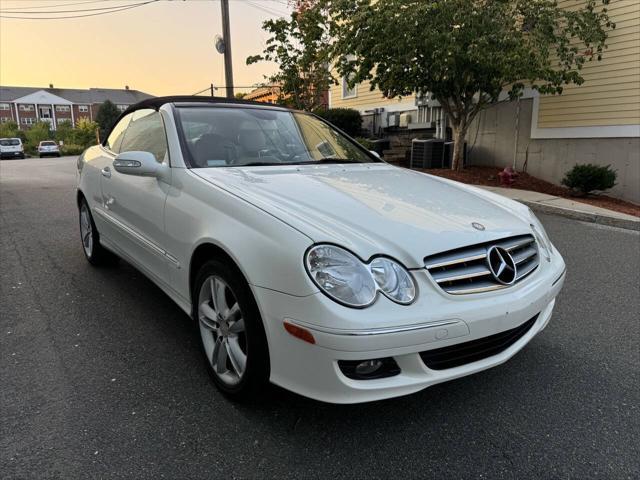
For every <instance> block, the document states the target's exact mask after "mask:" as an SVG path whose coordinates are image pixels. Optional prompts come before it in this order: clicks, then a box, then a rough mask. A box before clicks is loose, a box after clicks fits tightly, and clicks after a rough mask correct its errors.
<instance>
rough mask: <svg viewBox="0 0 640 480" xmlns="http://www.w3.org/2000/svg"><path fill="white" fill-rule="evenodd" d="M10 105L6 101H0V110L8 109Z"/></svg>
mask: <svg viewBox="0 0 640 480" xmlns="http://www.w3.org/2000/svg"><path fill="white" fill-rule="evenodd" d="M10 108H11V106H10V105H9V104H8V103H0V110H9V109H10Z"/></svg>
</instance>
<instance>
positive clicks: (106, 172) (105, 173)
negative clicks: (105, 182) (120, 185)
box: [101, 167, 111, 178]
mask: <svg viewBox="0 0 640 480" xmlns="http://www.w3.org/2000/svg"><path fill="white" fill-rule="evenodd" d="M101 173H102V176H103V177H107V178H111V169H110V168H109V167H104V168H103V169H102V170H101Z"/></svg>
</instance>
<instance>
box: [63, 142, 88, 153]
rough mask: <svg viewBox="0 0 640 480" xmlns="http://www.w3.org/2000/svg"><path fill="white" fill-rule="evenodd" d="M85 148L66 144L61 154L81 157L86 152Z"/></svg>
mask: <svg viewBox="0 0 640 480" xmlns="http://www.w3.org/2000/svg"><path fill="white" fill-rule="evenodd" d="M84 150H85V147H83V146H82V145H76V144H74V143H65V144H64V145H62V146H61V147H60V154H62V155H80V154H81V153H82V152H84Z"/></svg>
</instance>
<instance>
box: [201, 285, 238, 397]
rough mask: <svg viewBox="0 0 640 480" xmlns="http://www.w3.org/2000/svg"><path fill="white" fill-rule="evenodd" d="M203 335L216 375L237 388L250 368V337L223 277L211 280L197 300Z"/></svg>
mask: <svg viewBox="0 0 640 480" xmlns="http://www.w3.org/2000/svg"><path fill="white" fill-rule="evenodd" d="M198 320H199V321H200V335H201V336H202V345H203V347H204V351H205V354H206V355H207V359H208V360H209V363H210V365H211V368H212V369H213V372H214V373H215V375H217V376H218V378H219V379H220V380H221V381H222V382H223V383H224V384H226V385H228V386H230V387H233V386H235V385H237V384H238V383H239V382H240V381H241V380H242V376H243V375H244V372H245V369H246V367H247V338H246V332H245V328H244V318H243V317H242V310H241V309H240V305H239V304H238V300H237V299H236V296H235V295H234V293H233V291H232V290H231V288H230V287H229V285H227V283H226V282H225V281H224V280H223V279H222V278H220V277H218V276H215V275H212V276H210V277H208V278H207V279H206V280H205V281H204V283H203V284H202V287H201V288H200V295H199V299H198Z"/></svg>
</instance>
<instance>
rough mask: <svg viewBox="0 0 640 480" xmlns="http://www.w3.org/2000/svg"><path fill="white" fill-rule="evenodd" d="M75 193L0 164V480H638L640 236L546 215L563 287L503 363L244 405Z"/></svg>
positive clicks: (32, 163) (42, 163) (60, 174)
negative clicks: (96, 231) (116, 254)
mask: <svg viewBox="0 0 640 480" xmlns="http://www.w3.org/2000/svg"><path fill="white" fill-rule="evenodd" d="M74 182H75V175H74V159H73V158H62V159H52V160H39V159H32V160H22V161H20V160H18V161H3V162H0V186H1V190H0V214H1V223H0V232H1V244H0V248H1V249H0V260H1V263H0V275H1V290H0V298H1V319H0V324H1V328H0V373H1V383H0V384H1V388H0V428H1V430H0V433H1V435H0V472H1V473H0V477H2V478H3V479H10V478H61V479H76V478H79V479H86V478H105V479H106V478H135V479H139V478H171V479H174V478H322V479H325V478H333V479H337V478H438V479H442V478H491V479H492V478H535V477H537V478H558V479H565V478H579V479H585V478H615V479H617V478H639V477H640V468H639V463H638V462H639V460H638V459H639V458H640V451H639V450H640V448H639V446H640V443H639V442H638V434H639V432H640V420H639V419H640V415H639V412H638V408H639V405H640V401H639V400H640V394H639V392H640V390H639V389H638V385H639V382H638V377H639V371H640V369H639V363H640V361H639V345H640V342H639V336H640V335H639V328H640V327H639V316H638V315H639V312H640V236H639V235H638V234H637V233H634V232H630V231H624V230H617V229H612V228H607V227H599V226H595V225H593V224H584V223H579V222H575V221H572V220H568V219H564V218H560V217H551V216H544V217H542V221H543V222H544V223H545V225H546V227H547V229H548V232H549V234H550V236H551V237H552V238H553V240H554V242H555V243H556V245H557V246H558V248H559V250H560V251H561V252H562V253H563V255H564V256H565V259H566V262H567V265H568V271H569V273H568V278H567V282H566V284H565V288H564V291H563V292H562V294H561V295H560V297H559V300H558V303H557V307H556V311H555V314H554V318H553V319H552V321H551V324H550V325H549V326H548V327H547V329H546V330H545V331H543V332H542V333H541V334H540V335H539V336H538V337H536V338H535V339H534V340H533V341H532V342H531V343H530V344H529V345H528V346H527V348H525V349H524V350H523V351H522V352H520V353H519V354H518V355H516V357H514V358H513V359H512V360H511V361H510V362H508V363H506V364H505V365H503V366H500V367H498V368H495V369H492V370H489V371H486V372H483V373H480V374H477V375H474V376H471V377H466V378H463V379H460V380H456V381H453V382H449V383H445V384H441V385H438V386H435V387H432V388H430V389H427V390H424V391H422V392H420V393H417V394H414V395H411V396H407V397H402V398H398V399H394V400H388V401H383V402H374V403H369V404H364V405H351V406H336V405H328V404H323V403H318V402H315V401H312V400H308V399H305V398H302V397H299V396H297V395H294V394H291V393H288V392H286V391H283V390H281V389H278V388H276V387H272V388H271V389H270V390H269V391H268V392H266V394H265V398H264V399H263V401H262V402H260V403H257V404H254V405H235V404H233V403H230V402H229V401H228V400H226V399H225V398H224V397H223V396H222V395H220V394H219V393H218V392H217V391H216V389H215V388H214V386H213V385H212V383H211V381H210V380H209V377H208V375H207V373H206V371H205V368H204V366H203V363H202V359H201V357H200V352H199V350H198V338H197V335H196V333H195V330H194V328H193V327H192V325H191V324H190V322H189V319H188V317H187V316H186V315H184V314H183V313H182V312H181V311H180V310H179V309H178V307H177V306H175V305H174V304H173V303H172V302H171V300H169V298H168V297H166V296H165V295H164V294H163V293H162V292H161V291H160V290H159V289H158V288H156V287H155V286H154V285H153V284H152V283H151V282H150V281H148V280H146V279H145V277H144V276H143V275H142V274H140V273H138V272H137V271H136V270H135V269H133V268H132V267H130V266H129V265H127V264H125V263H124V262H121V263H120V264H119V265H118V266H117V267H113V268H107V269H96V268H93V267H91V266H90V265H89V264H88V263H87V262H86V261H85V259H84V257H83V254H82V251H81V247H80V241H79V236H78V231H77V230H78V228H77V212H76V206H75V201H74V195H75V193H74V188H75V187H74V185H75V183H74ZM310 374H312V373H311V372H310Z"/></svg>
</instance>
